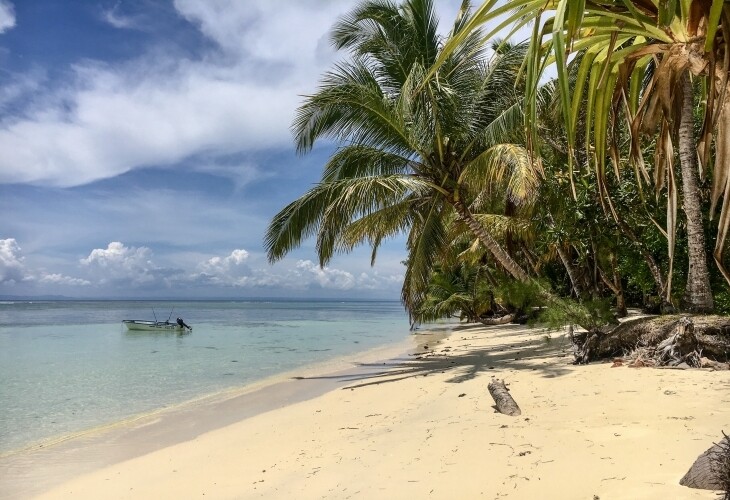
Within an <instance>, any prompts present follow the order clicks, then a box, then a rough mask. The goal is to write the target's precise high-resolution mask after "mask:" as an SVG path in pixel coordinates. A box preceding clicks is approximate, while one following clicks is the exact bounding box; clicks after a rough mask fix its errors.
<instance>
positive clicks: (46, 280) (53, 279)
mask: <svg viewBox="0 0 730 500" xmlns="http://www.w3.org/2000/svg"><path fill="white" fill-rule="evenodd" d="M38 281H39V282H40V283H43V284H52V285H70V286H88V285H91V282H90V281H89V280H85V279H81V278H72V277H70V276H64V275H63V274H58V273H54V274H44V275H43V276H41V278H40V279H39V280H38Z"/></svg>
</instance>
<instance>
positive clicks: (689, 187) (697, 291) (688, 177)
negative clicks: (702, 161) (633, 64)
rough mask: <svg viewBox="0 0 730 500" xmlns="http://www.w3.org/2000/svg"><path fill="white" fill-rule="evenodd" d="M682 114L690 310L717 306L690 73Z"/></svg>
mask: <svg viewBox="0 0 730 500" xmlns="http://www.w3.org/2000/svg"><path fill="white" fill-rule="evenodd" d="M681 84H682V94H683V102H682V113H681V117H680V121H679V159H680V163H681V171H682V208H683V210H684V213H685V215H686V217H687V250H688V254H689V270H688V271H687V287H686V288H685V290H684V298H683V305H684V308H685V309H687V310H688V311H691V312H711V311H712V310H713V309H714V303H713V298H712V289H711V288H710V274H709V272H708V269H707V254H706V252H705V230H704V226H703V224H702V198H701V194H700V188H699V179H698V177H699V176H698V173H697V145H696V143H695V137H694V117H693V111H694V109H693V95H692V83H691V82H690V79H689V74H688V72H685V73H684V74H683V75H682V80H681Z"/></svg>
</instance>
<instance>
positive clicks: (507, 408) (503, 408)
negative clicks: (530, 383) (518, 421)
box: [487, 378, 522, 417]
mask: <svg viewBox="0 0 730 500" xmlns="http://www.w3.org/2000/svg"><path fill="white" fill-rule="evenodd" d="M487 389H489V394H490V395H491V396H492V399H494V403H495V408H496V409H497V411H498V412H500V413H504V414H505V415H509V416H510V417H516V416H518V415H522V410H520V407H519V406H517V403H516V402H515V400H514V399H513V398H512V395H511V394H510V393H509V389H507V386H506V385H505V384H504V380H499V379H496V378H493V379H492V381H491V382H489V385H488V386H487Z"/></svg>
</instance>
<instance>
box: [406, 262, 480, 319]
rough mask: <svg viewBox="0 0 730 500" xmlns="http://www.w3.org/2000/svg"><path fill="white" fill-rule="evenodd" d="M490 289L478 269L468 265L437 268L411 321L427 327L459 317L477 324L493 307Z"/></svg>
mask: <svg viewBox="0 0 730 500" xmlns="http://www.w3.org/2000/svg"><path fill="white" fill-rule="evenodd" d="M491 298H492V294H491V291H490V289H489V285H488V283H487V282H486V280H485V279H484V277H483V272H482V270H481V269H480V267H479V266H473V265H469V264H467V263H461V264H457V265H455V266H451V267H446V268H442V267H440V266H439V267H437V268H436V269H434V271H433V272H432V274H431V278H430V280H429V284H428V292H427V294H426V296H425V298H424V299H423V302H422V303H420V304H419V305H418V306H417V307H416V308H415V311H414V312H413V313H412V317H413V319H414V320H415V321H418V322H421V323H426V322H432V321H436V320H438V319H442V318H450V317H455V316H459V317H460V319H462V320H466V321H469V322H475V321H479V318H480V317H482V316H483V315H484V314H485V313H486V312H487V311H489V309H490V307H491V303H492V300H491Z"/></svg>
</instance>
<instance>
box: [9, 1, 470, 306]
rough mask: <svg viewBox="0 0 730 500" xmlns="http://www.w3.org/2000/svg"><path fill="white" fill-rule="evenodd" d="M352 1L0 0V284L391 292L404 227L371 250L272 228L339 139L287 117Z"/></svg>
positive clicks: (158, 293)
mask: <svg viewBox="0 0 730 500" xmlns="http://www.w3.org/2000/svg"><path fill="white" fill-rule="evenodd" d="M436 3H437V6H438V12H439V14H440V17H441V18H442V20H443V21H444V23H448V22H449V21H450V20H451V19H453V17H454V16H455V14H456V11H457V9H458V5H459V3H460V2H459V1H458V0H441V1H438V2H436ZM354 5H355V1H353V0H346V1H345V0H299V1H290V0H245V1H241V0H94V1H92V0H74V1H71V0H65V1H63V0H33V1H28V0H0V68H1V71H0V110H1V111H2V112H1V114H0V151H2V154H0V211H1V212H2V214H3V216H2V218H1V219H0V295H39V294H58V295H65V296H70V297H80V298H83V297H140V298H163V297H165V298H167V297H169V298H174V297H186V298H205V297H351V298H397V297H398V295H399V291H400V286H401V284H402V275H403V266H402V264H401V261H402V260H403V258H404V257H405V252H404V250H403V246H404V240H403V239H402V238H397V239H395V240H394V241H391V242H388V243H387V244H386V245H385V246H384V248H383V249H382V251H381V252H380V253H379V258H378V261H377V263H376V265H375V267H371V266H370V259H369V251H368V249H366V248H365V249H360V250H356V251H355V252H354V253H352V254H349V255H344V256H338V257H337V258H336V259H334V261H333V262H332V263H331V265H330V266H329V267H328V268H326V269H320V268H319V267H318V266H317V265H316V264H315V262H316V254H315V252H314V249H313V245H312V242H306V243H305V244H304V245H303V246H302V248H300V249H299V250H297V251H295V252H292V253H291V254H290V255H289V256H288V257H287V258H285V259H284V260H283V261H281V262H278V263H276V264H275V265H273V266H272V265H269V264H268V263H267V261H266V257H265V254H264V251H263V245H262V240H263V234H264V231H265V229H266V227H267V225H268V223H269V220H270V219H271V217H272V216H273V215H274V214H275V213H276V212H277V211H278V210H280V209H281V208H282V207H283V206H284V205H285V204H287V203H288V202H290V201H292V200H293V199H295V198H296V197H298V196H299V195H301V194H302V193H303V192H304V191H305V190H306V189H308V188H309V187H310V186H311V185H312V184H313V183H314V182H316V181H317V179H318V178H319V174H320V171H321V167H322V165H323V164H324V162H325V160H326V158H327V156H328V154H329V153H331V151H332V149H331V148H332V146H331V145H327V144H323V145H320V146H319V147H317V148H315V150H314V151H313V152H312V153H310V154H308V155H306V156H304V157H298V156H297V155H295V153H294V150H293V145H292V138H291V134H290V131H289V125H290V123H291V120H292V118H293V116H294V112H295V109H296V107H297V106H298V105H299V104H300V102H301V97H300V96H301V95H303V94H307V93H311V92H312V91H313V90H314V89H316V86H317V81H318V79H319V77H320V75H321V74H322V73H323V72H324V71H325V70H326V69H328V68H329V67H330V66H331V65H332V63H333V61H335V60H336V58H337V57H338V56H339V55H338V54H335V53H334V52H333V50H332V49H331V47H330V46H329V44H328V38H327V33H328V30H329V28H330V27H331V26H332V24H333V23H334V22H335V20H336V19H337V17H338V16H340V15H342V14H344V13H346V12H347V11H348V10H349V9H351V8H352V7H353V6H354Z"/></svg>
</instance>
